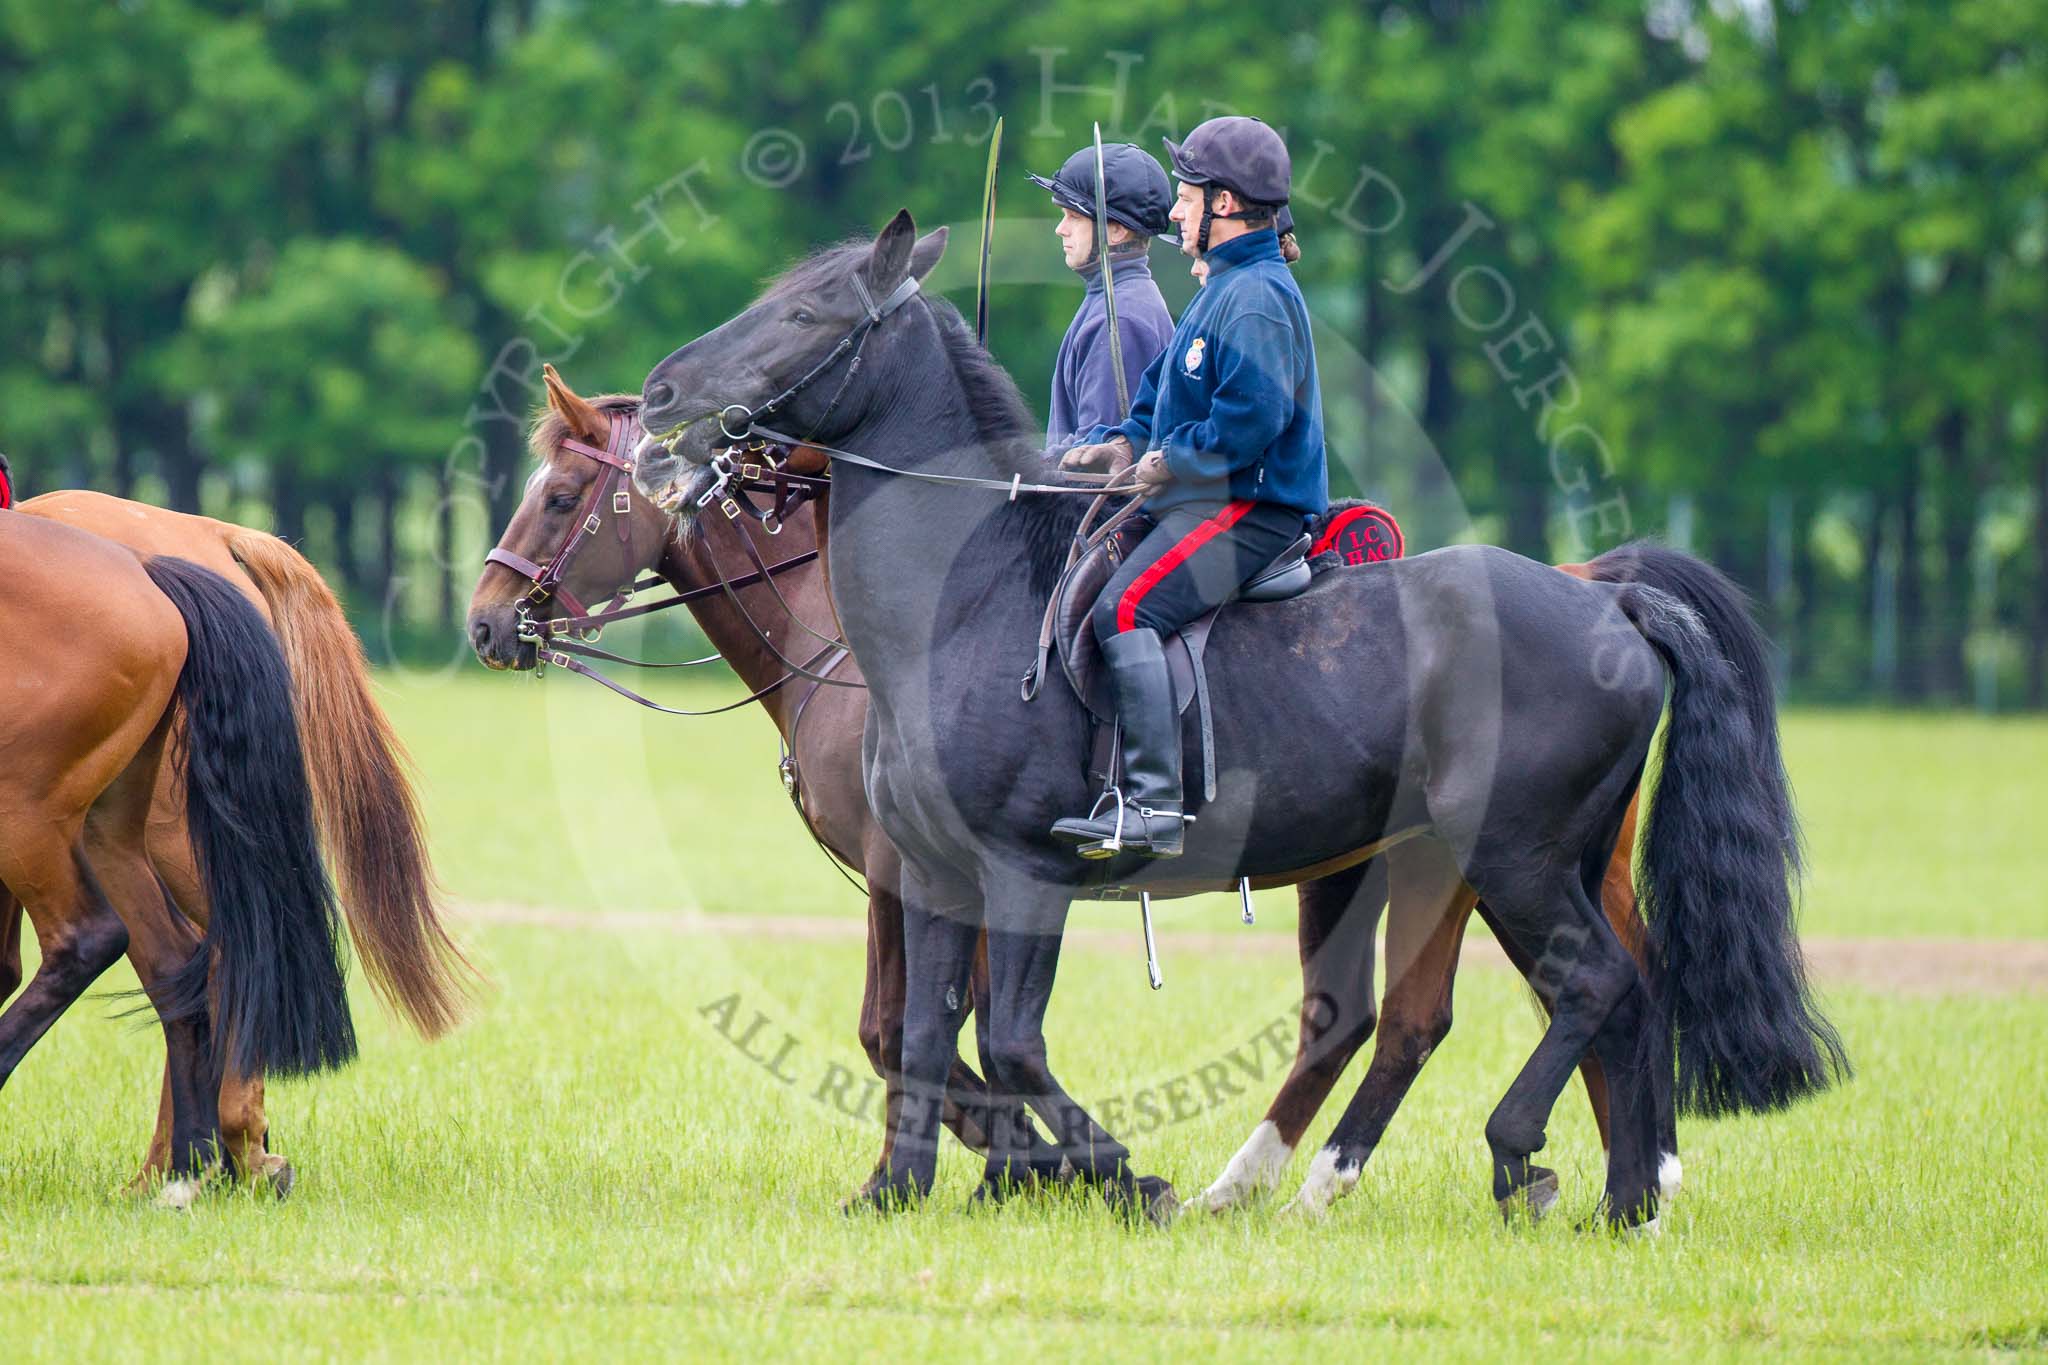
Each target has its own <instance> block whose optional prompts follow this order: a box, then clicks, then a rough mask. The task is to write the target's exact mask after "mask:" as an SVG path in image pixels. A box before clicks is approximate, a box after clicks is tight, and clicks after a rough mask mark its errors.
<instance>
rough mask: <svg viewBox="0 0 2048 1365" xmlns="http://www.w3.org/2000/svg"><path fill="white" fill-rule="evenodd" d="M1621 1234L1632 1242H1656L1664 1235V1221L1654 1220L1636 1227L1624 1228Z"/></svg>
mask: <svg viewBox="0 0 2048 1365" xmlns="http://www.w3.org/2000/svg"><path fill="white" fill-rule="evenodd" d="M1621 1234H1622V1236H1624V1237H1626V1238H1628V1239H1629V1240H1630V1241H1639V1240H1650V1241H1654V1240H1655V1239H1657V1238H1659V1237H1662V1236H1663V1235H1664V1221H1663V1220H1662V1219H1661V1218H1652V1219H1650V1220H1649V1221H1647V1222H1643V1223H1637V1224H1636V1225H1635V1226H1634V1227H1627V1228H1623V1229H1622V1230H1621Z"/></svg>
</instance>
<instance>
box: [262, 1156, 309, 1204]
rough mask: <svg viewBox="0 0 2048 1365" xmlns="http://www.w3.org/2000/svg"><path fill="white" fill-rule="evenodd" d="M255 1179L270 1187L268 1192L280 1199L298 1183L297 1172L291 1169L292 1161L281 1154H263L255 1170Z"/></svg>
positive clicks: (289, 1192)
mask: <svg viewBox="0 0 2048 1365" xmlns="http://www.w3.org/2000/svg"><path fill="white" fill-rule="evenodd" d="M257 1179H259V1180H261V1181H262V1182H263V1183H264V1184H266V1185H268V1186H269V1187H270V1192H271V1193H272V1194H273V1195H276V1196H277V1198H278V1199H280V1200H282V1199H284V1198H285V1197H286V1196H288V1195H289V1194H291V1192H292V1186H293V1185H296V1184H297V1183H298V1180H299V1177H298V1173H297V1172H295V1171H294V1170H292V1163H291V1162H289V1161H286V1160H285V1159H284V1158H283V1157H281V1156H274V1155H270V1154H267V1153H266V1154H265V1155H264V1157H263V1158H262V1165H261V1166H260V1167H259V1169H258V1171H257Z"/></svg>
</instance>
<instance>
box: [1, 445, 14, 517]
mask: <svg viewBox="0 0 2048 1365" xmlns="http://www.w3.org/2000/svg"><path fill="white" fill-rule="evenodd" d="M12 506H14V484H13V483H12V482H11V481H10V480H9V479H8V477H7V457H6V456H5V455H0V510H4V509H6V508H9V507H12Z"/></svg>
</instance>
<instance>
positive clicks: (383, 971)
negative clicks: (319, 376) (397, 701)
mask: <svg viewBox="0 0 2048 1365" xmlns="http://www.w3.org/2000/svg"><path fill="white" fill-rule="evenodd" d="M18 510H19V511H21V512H23V513H25V514H28V515H32V516H37V517H41V518H44V519H46V520H49V521H55V522H62V523H64V524H66V525H69V526H74V527H77V528H79V529H81V530H85V531H91V532H93V533H95V534H97V535H100V536H103V537H105V538H106V539H108V540H112V541H115V542H117V543H119V544H121V545H124V546H126V547H127V548H128V549H129V550H131V551H133V552H135V553H136V554H138V555H144V556H151V555H175V556H177V557H180V558H183V559H187V560H190V561H192V562H193V563H196V564H200V565H203V566H204V567H206V568H208V569H211V570H212V571H214V572H215V573H217V574H219V575H220V576H221V577H222V578H224V579H226V580H227V582H228V583H229V584H231V585H232V586H233V587H234V588H235V589H236V590H237V591H238V592H239V593H240V594H241V595H242V596H243V597H244V598H245V599H246V600H247V601H248V602H249V603H250V605H251V606H253V607H254V608H255V609H256V610H257V611H258V612H259V613H260V614H261V615H262V616H263V618H264V619H265V620H266V621H268V622H269V623H270V624H271V626H272V627H273V628H274V630H275V631H276V634H277V636H278V642H279V644H280V645H281V646H282V647H283V650H284V655H285V660H286V663H287V665H288V667H289V668H290V671H291V675H292V682H293V688H292V699H293V711H294V713H295V715H296V718H297V721H298V729H299V735H300V737H301V740H302V741H303V743H304V746H305V766H306V769H307V772H308V775H309V777H310V778H311V781H312V784H313V808H314V813H315V817H316V819H317V821H318V823H319V828H320V833H321V837H322V840H323V842H324V844H325V846H326V848H327V850H328V852H329V856H330V857H331V858H332V860H333V862H334V865H335V869H336V874H337V876H336V880H337V882H338V884H339V889H340V892H341V900H342V906H343V909H344V912H345V914H346V916H347V921H348V927H349V932H350V936H351V938H352V939H353V941H354V943H355V947H356V951H357V954H358V955H359V956H360V957H361V959H362V961H363V963H364V965H365V967H366V969H367V971H368V975H369V978H370V981H371V983H372V985H373V986H374V987H375V989H376V990H377V992H378V994H379V995H380V997H381V998H382V999H383V1000H384V1001H385V1002H386V1003H387V1004H388V1005H389V1006H390V1007H391V1008H392V1009H393V1010H395V1011H396V1012H398V1013H399V1014H401V1015H402V1016H403V1017H404V1018H405V1019H407V1020H408V1021H409V1022H410V1023H411V1024H412V1026H413V1027H414V1028H415V1029H416V1030H417V1031H418V1032H419V1034H420V1035H421V1036H422V1037H424V1038H434V1037H438V1036H439V1035H440V1034H442V1033H444V1032H446V1031H447V1030H448V1029H449V1028H450V1027H452V1026H453V1025H454V1024H455V1023H456V1022H457V1021H458V1020H459V1019H460V1017H461V1015H462V1013H463V1010H464V1008H465V1004H466V1001H465V990H466V987H467V986H468V985H469V984H470V977H469V967H468V964H467V963H466V962H464V961H463V960H462V958H461V955H460V953H459V952H458V951H457V949H456V948H455V946H454V944H453V943H452V942H451V941H450V939H449V937H448V934H447V931H446V930H445V928H444V927H443V925H442V923H441V919H440V912H439V909H438V908H437V906H436V904H435V894H436V893H435V888H434V880H433V872H432V868H431V866H430V864H429V861H428V857H427V849H426V837H425V832H424V830H423V829H422V828H421V824H420V816H419V809H418V804H417V802H416V801H415V799H414V796H413V792H412V787H411V783H410V781H409V779H408V777H407V775H406V770H405V769H406V760H405V755H404V750H403V748H402V746H401V745H400V743H399V741H398V738H397V736H396V735H395V734H393V733H392V730H391V727H390V723H389V722H388V721H387V720H386V719H385V717H384V714H383V712H382V711H381V710H380V709H379V708H378V706H377V703H376V700H375V698H374V697H373V696H372V694H371V691H370V679H369V673H368V669H367V667H366V665H365V663H364V659H363V653H362V648H361V646H360V645H359V644H358V643H357V641H356V638H355V635H354V633H353V632H352V631H351V630H350V629H349V625H348V621H347V618H346V617H345V616H344V615H343V614H342V610H341V604H340V603H339V602H337V601H336V600H335V597H334V594H333V593H332V591H330V590H329V589H328V587H327V584H326V583H325V582H324V581H323V580H322V579H321V577H320V574H319V571H318V570H316V569H315V568H314V567H313V566H312V565H311V564H310V563H308V562H307V561H306V559H305V557H304V556H303V555H301V554H299V553H298V551H296V550H294V549H293V548H292V547H291V546H290V545H288V544H286V543H285V542H284V541H282V540H280V539H278V538H277V537H276V536H272V535H267V534H265V533H263V532H261V531H252V530H248V529H246V528H244V527H240V526H235V525H231V524H229V523H227V522H222V521H215V520H213V519H212V518H209V517H199V516H190V515H187V514H185V513H181V512H172V511H167V510H165V509H163V508H159V507H151V506H149V505H147V504H145V503H137V502H130V501H127V500H125V499H121V498H114V497H109V496H107V495H105V494H101V493H91V492H84V491H65V492H57V493H47V494H44V495H42V496H40V497H35V498H30V499H28V500H27V501H26V502H23V503H22V504H21V505H20V507H19V509H18ZM148 839H149V854H150V860H151V863H152V864H153V865H154V867H155V868H156V870H157V872H158V874H159V875H160V876H161V877H162V878H163V879H164V882H165V884H166V886H167V887H168V888H169V890H170V893H171V896H172V899H173V900H174V901H175V903H176V905H177V906H178V907H182V908H183V909H184V910H185V911H186V912H187V914H188V915H189V916H190V922H188V920H187V918H186V917H185V916H183V915H179V914H177V913H175V912H174V911H173V910H172V909H171V908H170V907H168V906H165V905H163V904H162V903H161V902H160V901H157V900H154V899H150V900H147V901H145V903H144V904H143V905H141V906H140V907H139V908H138V909H137V911H136V912H135V914H136V917H137V920H138V923H136V924H133V925H131V940H136V939H147V940H149V941H151V942H154V941H159V940H160V941H162V942H164V943H166V944H173V945H180V944H181V945H184V948H185V951H188V952H189V951H190V948H191V945H193V944H196V943H197V941H198V938H197V934H196V931H195V930H194V929H193V928H192V927H191V926H192V924H194V923H196V924H204V923H205V921H206V917H207V913H208V905H207V897H206V890H205V887H204V885H203V884H202V882H201V880H200V878H199V876H198V870H197V868H196V866H195V865H194V863H193V855H192V848H191V843H190V840H189V838H188V835H187V831H186V828H185V816H184V801H183V795H182V792H181V791H180V790H179V789H178V788H177V786H176V784H175V782H174V781H173V779H172V777H171V775H170V774H168V773H166V774H165V776H164V778H163V780H162V781H161V782H160V783H159V786H158V790H157V792H156V795H155V800H154V806H153V808H152V812H151V816H150V821H149V833H148ZM20 923H21V906H20V904H19V903H18V902H17V901H15V900H14V899H13V898H11V897H10V896H8V895H7V894H6V892H5V891H4V890H0V999H4V998H5V997H6V995H7V994H8V993H9V992H10V991H11V990H12V989H13V987H14V986H15V985H16V984H18V982H19V981H20V973H21V960H20V954H19V933H20ZM140 951H141V950H140V949H135V950H132V951H131V957H135V956H136V955H137V954H138V953H139V952H140ZM136 966H137V968H138V970H139V969H140V966H141V962H140V960H139V958H138V960H137V961H136ZM170 1080H171V1078H170V1076H169V1074H168V1072H167V1073H166V1075H165V1086H164V1093H163V1100H162V1103H161V1105H160V1107H159V1113H158V1117H157V1127H156V1133H155V1136H154V1138H153V1140H152V1142H151V1144H150V1148H149V1153H148V1155H147V1157H146V1158H145V1160H144V1164H143V1169H142V1171H141V1172H140V1173H139V1174H138V1175H137V1176H136V1178H135V1181H134V1183H133V1185H132V1186H131V1188H141V1187H143V1186H144V1185H146V1184H148V1183H150V1182H151V1181H152V1180H153V1179H154V1178H155V1177H157V1176H159V1175H161V1174H162V1172H163V1170H164V1168H165V1163H166V1161H167V1159H168V1156H169V1147H170V1126H171V1125H170V1110H171V1090H170ZM220 1121H221V1131H222V1133H223V1134H224V1135H225V1137H226V1139H227V1146H228V1150H229V1151H230V1152H231V1153H233V1155H234V1157H235V1159H236V1161H237V1162H238V1164H239V1166H240V1168H241V1169H242V1170H244V1171H245V1172H248V1173H249V1174H251V1175H252V1176H262V1177H266V1178H267V1179H268V1180H269V1182H270V1184H271V1187H272V1188H273V1189H274V1190H276V1191H277V1192H278V1193H279V1194H283V1193H286V1192H288V1191H289V1189H290V1185H291V1181H292V1178H293V1172H292V1169H291V1166H290V1164H289V1163H288V1162H286V1161H285V1160H284V1158H283V1157H281V1156H278V1155H276V1154H275V1153H269V1152H266V1150H265V1146H266V1142H265V1139H266V1132H267V1123H266V1119H265V1115H264V1108H263V1077H262V1074H261V1073H260V1072H257V1073H254V1074H248V1075H244V1074H240V1073H238V1072H236V1071H235V1070H234V1069H233V1068H230V1069H229V1071H228V1072H227V1074H226V1075H224V1076H223V1077H222V1080H221V1087H220Z"/></svg>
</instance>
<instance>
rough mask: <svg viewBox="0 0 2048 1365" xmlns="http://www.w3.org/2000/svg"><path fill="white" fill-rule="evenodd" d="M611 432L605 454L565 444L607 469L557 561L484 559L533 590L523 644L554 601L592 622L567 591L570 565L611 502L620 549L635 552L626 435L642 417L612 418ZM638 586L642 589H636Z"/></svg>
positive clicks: (500, 553)
mask: <svg viewBox="0 0 2048 1365" xmlns="http://www.w3.org/2000/svg"><path fill="white" fill-rule="evenodd" d="M609 421H610V429H609V430H608V431H607V433H606V436H605V443H604V449H602V450H600V449H598V448H597V447H596V446H594V445H589V444H587V443H585V442H583V441H579V440H577V439H576V438H575V437H573V436H565V437H563V438H562V449H564V450H573V451H575V452H576V453H577V454H578V455H581V456H584V457H585V458H587V459H592V460H596V461H597V462H598V463H599V464H601V465H604V466H606V469H605V472H604V473H602V474H600V475H599V476H598V477H597V479H596V480H594V481H593V482H592V484H591V486H590V495H589V496H588V497H587V498H586V499H585V500H584V502H583V505H582V506H581V507H580V508H578V509H577V510H578V511H579V512H580V513H581V515H580V516H579V517H578V518H577V520H576V523H575V525H574V526H572V527H571V528H570V530H569V534H568V535H567V536H565V537H563V539H562V544H561V547H560V548H559V549H557V550H556V551H555V554H554V558H552V559H550V560H549V561H548V562H547V563H545V564H536V563H534V562H533V561H532V560H530V559H528V558H527V557H526V556H524V555H520V554H514V553H513V552H512V551H510V550H508V549H506V548H504V547H503V546H502V545H501V546H497V547H495V548H493V549H492V551H491V552H490V553H489V554H487V555H485V556H484V562H486V563H488V564H503V565H504V566H505V567H506V568H508V569H510V570H512V571H513V572H514V573H518V574H524V575H525V576H526V578H527V581H528V582H529V583H530V584H531V585H532V586H531V587H529V588H528V589H527V590H526V597H525V600H524V601H523V602H522V603H521V604H520V608H519V612H520V616H521V618H522V619H521V638H524V637H525V626H526V624H527V622H528V620H530V618H531V617H532V615H533V613H534V611H535V610H537V609H539V608H540V607H543V606H546V605H547V603H548V602H549V601H550V600H553V599H559V600H560V601H561V602H562V604H563V605H564V606H566V607H568V608H569V611H570V613H571V614H572V615H574V616H581V617H589V616H591V615H593V614H594V613H592V612H591V610H590V608H588V607H586V606H584V605H583V603H582V602H581V601H579V600H578V599H577V597H576V594H575V593H572V592H570V591H569V589H568V588H567V587H565V586H564V585H563V582H562V580H563V579H564V578H565V577H566V576H567V575H568V572H569V565H570V563H571V562H572V561H574V560H575V558H576V552H577V551H578V550H581V549H582V548H583V542H584V539H585V538H586V537H589V536H594V535H596V534H597V533H598V532H599V531H600V530H601V529H603V527H604V517H603V514H602V512H601V511H600V509H601V508H602V507H603V505H604V503H605V500H606V499H607V498H609V499H610V501H611V512H612V521H613V523H614V524H615V525H616V526H617V527H618V533H619V545H620V546H621V547H622V548H623V549H624V550H625V552H626V554H627V556H628V558H630V557H631V555H632V550H633V461H632V460H631V459H629V458H628V457H627V456H626V455H625V453H624V452H625V451H626V450H627V449H629V446H628V443H627V435H628V433H629V432H630V431H632V430H633V429H634V428H636V427H638V426H639V425H640V419H639V417H638V416H637V415H636V414H634V413H631V412H616V411H615V412H613V413H611V414H609ZM633 586H638V585H633ZM633 586H629V587H626V588H621V589H620V590H619V591H618V592H617V593H615V594H614V595H613V597H612V599H611V605H612V606H616V605H618V604H619V603H620V602H622V601H624V600H625V598H626V597H627V596H629V595H630V594H631V593H632V591H633Z"/></svg>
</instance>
